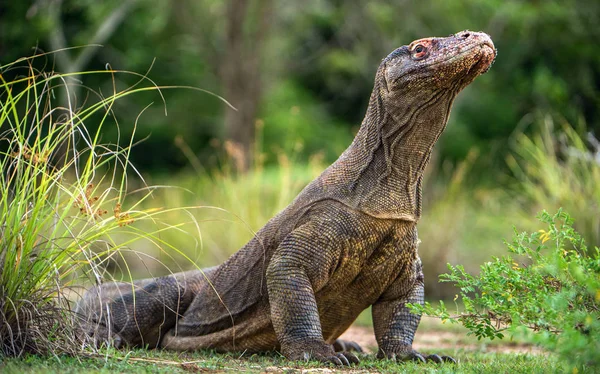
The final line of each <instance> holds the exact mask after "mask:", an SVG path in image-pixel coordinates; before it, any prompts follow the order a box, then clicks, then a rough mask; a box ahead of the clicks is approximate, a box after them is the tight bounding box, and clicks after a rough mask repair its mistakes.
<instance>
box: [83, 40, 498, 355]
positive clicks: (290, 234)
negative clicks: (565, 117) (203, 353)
mask: <svg viewBox="0 0 600 374" xmlns="http://www.w3.org/2000/svg"><path fill="white" fill-rule="evenodd" d="M495 56H496V51H495V49H494V46H493V44H492V41H491V39H490V38H489V37H488V36H487V35H486V34H483V33H474V32H469V31H463V32H461V33H458V34H456V35H452V36H450V37H447V38H427V39H420V40H417V41H414V42H412V43H411V44H410V45H408V46H403V47H400V48H398V49H397V50H395V51H394V52H392V53H391V54H390V55H389V56H388V57H386V58H385V59H384V60H383V61H382V63H381V65H380V66H379V69H378V71H377V75H376V77H375V87H374V90H373V93H372V95H371V99H370V102H369V107H368V110H367V114H366V116H365V119H364V121H363V123H362V126H361V128H360V130H359V132H358V134H357V136H356V138H355V139H354V141H353V143H352V144H351V145H350V147H349V148H348V149H347V150H346V151H345V152H344V153H343V154H342V155H341V156H340V158H339V159H338V160H337V161H336V162H335V163H334V164H332V165H331V166H330V167H329V168H327V169H326V170H325V171H324V172H323V174H321V176H319V177H318V178H317V179H315V180H314V181H313V182H312V183H310V184H309V185H308V186H307V187H306V188H305V189H304V190H303V191H302V192H301V193H300V195H298V197H297V198H296V199H295V200H294V201H293V202H292V203H291V204H290V205H289V206H288V207H287V208H286V209H284V210H283V211H282V212H281V213H279V214H278V215H277V216H275V217H274V218H273V219H271V220H270V221H269V222H268V223H267V224H266V225H265V226H264V227H263V228H262V229H261V230H260V231H259V232H258V233H257V235H256V236H255V237H254V238H253V239H252V240H251V241H250V242H249V243H248V244H246V245H245V246H244V247H243V248H242V249H240V250H239V251H238V252H237V253H235V254H234V255H233V256H232V257H231V258H229V259H228V260H227V261H226V262H225V263H223V264H222V265H220V266H217V267H215V268H211V269H207V270H205V271H204V272H200V271H191V272H187V273H180V274H176V275H172V276H169V277H164V278H158V279H149V280H143V281H138V282H136V283H135V284H134V285H131V284H103V285H101V286H99V287H94V288H93V289H92V290H90V291H88V293H87V294H86V295H85V296H84V298H83V300H82V301H81V302H80V303H79V305H78V311H79V312H80V314H81V315H82V316H85V317H86V321H85V322H84V324H83V328H84V329H85V331H86V332H87V333H88V334H89V335H90V336H92V337H94V339H97V340H98V341H105V340H109V341H112V342H113V343H115V344H117V345H120V344H128V345H150V346H160V347H163V348H166V349H174V350H197V349H203V348H213V349H216V350H218V351H231V350H237V351H249V352H255V351H268V350H280V351H281V352H282V353H283V354H284V355H285V356H286V357H287V358H289V359H291V360H307V359H315V360H319V361H322V362H332V363H334V364H337V365H342V364H344V365H348V364H350V363H353V362H358V359H357V358H356V356H354V355H353V354H352V353H348V352H341V353H336V352H335V350H334V346H335V347H337V348H338V349H342V350H344V349H345V348H346V347H354V346H353V345H351V344H349V343H347V342H341V341H339V340H337V338H338V337H339V336H340V335H341V334H342V333H343V332H344V330H346V328H347V327H348V326H349V325H350V324H351V323H352V322H353V321H354V320H355V319H356V317H357V316H358V314H359V313H360V312H361V311H363V310H364V309H365V308H367V307H369V306H373V309H372V310H373V325H374V329H375V335H376V338H377V343H378V345H379V352H378V357H380V358H387V359H395V360H419V361H425V360H427V359H429V360H433V361H436V362H442V361H443V360H449V361H453V360H452V359H451V358H448V357H440V356H437V355H421V354H419V353H418V352H416V351H414V350H413V349H412V342H413V337H414V334H415V331H416V329H417V326H418V324H419V320H420V316H418V315H414V314H411V313H410V312H409V311H408V309H407V308H406V306H405V303H407V302H412V303H422V302H423V272H422V269H421V261H420V259H419V256H418V253H417V245H418V242H419V241H418V238H417V227H416V225H417V222H418V220H419V218H420V216H421V181H422V176H423V170H424V169H425V166H426V165H427V163H428V161H429V158H430V155H431V150H432V148H433V146H434V144H435V142H436V141H437V139H438V138H439V136H440V134H441V133H442V131H443V130H444V128H445V126H446V122H447V119H448V115H449V114H450V108H451V105H452V102H453V101H454V98H455V97H456V95H457V94H458V92H459V91H461V90H462V89H463V88H464V87H466V86H467V85H468V84H469V83H471V82H472V81H473V80H474V79H475V78H476V77H477V76H478V75H480V74H482V73H484V72H485V71H487V69H488V68H489V67H490V65H491V64H492V62H493V60H494V58H495Z"/></svg>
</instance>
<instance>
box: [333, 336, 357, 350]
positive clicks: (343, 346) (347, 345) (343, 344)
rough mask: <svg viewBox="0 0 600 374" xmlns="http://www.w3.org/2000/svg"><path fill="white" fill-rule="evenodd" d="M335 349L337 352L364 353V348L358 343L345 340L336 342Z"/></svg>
mask: <svg viewBox="0 0 600 374" xmlns="http://www.w3.org/2000/svg"><path fill="white" fill-rule="evenodd" d="M333 349H334V350H335V351H336V352H346V351H347V352H358V353H363V352H364V351H363V349H362V347H361V346H360V345H359V344H358V343H356V342H353V341H351V340H343V339H336V340H335V342H333Z"/></svg>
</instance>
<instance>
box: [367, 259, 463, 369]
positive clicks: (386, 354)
mask: <svg viewBox="0 0 600 374" xmlns="http://www.w3.org/2000/svg"><path fill="white" fill-rule="evenodd" d="M415 253H416V251H415ZM413 270H414V271H412V270H411V273H412V274H416V278H415V279H413V280H412V281H410V282H407V281H406V280H404V279H397V280H396V281H395V282H394V283H393V284H392V285H391V286H390V287H389V288H388V289H387V290H386V292H385V293H384V294H383V295H382V296H381V298H380V299H379V300H378V301H377V302H376V303H375V304H373V307H372V314H373V327H374V330H375V338H376V339H377V345H378V346H379V352H378V353H377V358H388V359H392V360H398V361H409V360H412V361H421V362H425V361H434V362H438V363H441V362H443V361H447V362H454V363H456V361H455V360H454V359H453V358H452V357H450V356H438V355H437V354H431V355H423V354H421V353H419V352H417V351H415V350H414V349H413V348H412V343H413V338H414V336H415V332H416V331H417V327H418V326H419V322H420V320H421V316H420V315H418V314H413V313H411V312H410V311H409V310H408V308H407V307H406V303H412V304H421V305H422V304H423V302H424V295H425V287H424V283H423V269H422V265H421V260H420V259H419V258H418V257H417V258H416V260H415V262H414V264H413Z"/></svg>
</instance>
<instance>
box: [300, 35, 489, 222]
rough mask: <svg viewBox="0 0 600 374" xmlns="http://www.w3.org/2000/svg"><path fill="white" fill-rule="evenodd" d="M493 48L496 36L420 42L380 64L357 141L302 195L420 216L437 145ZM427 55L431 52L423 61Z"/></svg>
mask: <svg viewBox="0 0 600 374" xmlns="http://www.w3.org/2000/svg"><path fill="white" fill-rule="evenodd" d="M462 35H464V33H463V34H462ZM485 48H493V44H491V41H490V42H489V43H486V42H485V41H483V42H482V41H478V42H477V44H473V42H472V39H468V38H466V37H462V36H456V37H454V38H428V39H422V40H417V41H415V42H413V43H411V45H409V46H403V47H400V48H398V49H397V50H396V51H394V52H392V53H391V54H390V55H389V56H388V57H386V58H385V59H384V60H383V61H382V63H381V65H380V66H379V69H378V70H377V74H376V77H375V85H374V89H373V92H372V94H371V99H370V101H369V107H368V109H367V112H366V115H365V118H364V120H363V122H362V125H361V127H360V129H359V131H358V133H357V135H356V137H355V139H354V141H353V142H352V144H351V145H350V146H349V147H348V149H346V151H345V152H344V153H343V154H342V155H341V156H340V157H339V159H338V160H337V161H336V162H335V163H334V164H332V165H331V166H330V167H329V168H327V170H325V171H324V172H323V174H322V175H321V177H319V178H317V179H316V180H315V181H314V182H313V183H311V184H310V185H309V186H308V187H307V189H306V190H305V193H303V194H302V195H301V196H299V198H298V200H299V201H300V202H303V201H306V200H309V201H316V200H322V199H326V198H330V199H335V200H338V201H340V202H342V203H344V204H346V205H348V206H350V207H352V208H354V209H357V210H359V211H362V212H364V213H367V214H369V215H372V216H374V217H378V218H386V219H404V220H410V221H417V220H418V219H419V218H420V216H421V180H422V177H423V172H424V170H425V167H426V166H427V164H428V162H429V159H430V156H431V151H432V149H433V146H434V145H435V143H436V141H437V140H438V138H439V137H440V135H441V133H442V132H443V130H444V128H445V127H446V123H447V121H448V116H449V114H450V108H451V106H452V103H453V101H454V98H455V97H456V95H457V94H458V93H459V92H460V91H461V90H462V89H463V88H464V87H466V86H467V85H468V84H469V83H471V81H472V80H473V79H475V77H476V76H478V75H479V74H481V73H482V69H485V70H487V68H489V65H490V64H491V62H492V61H489V59H490V58H492V59H493V57H490V56H491V54H490V53H485V51H483V49H485ZM415 50H418V51H419V52H415ZM423 51H425V52H423ZM419 53H430V54H431V55H427V57H428V59H427V60H426V61H427V62H421V61H420V60H421V58H420V57H419V55H418V54H419ZM400 56H402V57H404V58H399V57H400ZM407 56H408V57H411V59H408V60H409V61H410V62H411V63H406V60H407V58H406V57H407ZM493 56H495V52H494V54H493ZM484 60H485V61H484ZM398 61H403V62H402V63H400V62H398ZM465 67H466V69H465Z"/></svg>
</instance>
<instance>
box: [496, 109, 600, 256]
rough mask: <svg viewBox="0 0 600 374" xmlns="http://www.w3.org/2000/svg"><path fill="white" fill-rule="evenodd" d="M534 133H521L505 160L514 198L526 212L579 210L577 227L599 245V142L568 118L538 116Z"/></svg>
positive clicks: (589, 240) (582, 233)
mask: <svg viewBox="0 0 600 374" xmlns="http://www.w3.org/2000/svg"><path fill="white" fill-rule="evenodd" d="M538 122H539V124H540V130H539V131H538V132H536V133H535V134H533V135H527V134H525V133H519V134H517V135H516V136H515V138H514V147H513V148H514V150H513V153H512V155H511V156H510V157H508V159H507V163H508V166H509V167H510V169H511V171H512V174H513V176H514V179H515V181H516V191H517V192H516V195H517V196H518V197H517V200H518V202H520V203H522V204H523V205H524V206H525V207H527V210H528V211H533V212H537V211H540V210H542V209H546V210H548V211H556V210H557V209H558V208H561V207H562V208H563V209H564V210H565V211H567V212H572V213H574V212H577V222H576V223H575V227H576V229H577V231H578V232H580V233H581V235H583V237H584V238H585V239H586V241H587V242H588V243H589V244H591V245H597V246H600V215H599V214H598V212H599V211H600V188H598V186H600V142H599V141H598V140H597V139H596V138H595V137H594V136H593V135H592V133H588V134H587V139H586V138H584V137H582V136H581V135H580V132H578V131H576V129H575V128H574V127H573V126H571V125H570V124H569V123H567V122H564V121H563V122H559V123H558V124H557V121H555V120H554V119H553V118H552V117H551V116H549V115H547V116H545V117H542V118H541V119H540V120H539V121H538Z"/></svg>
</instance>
